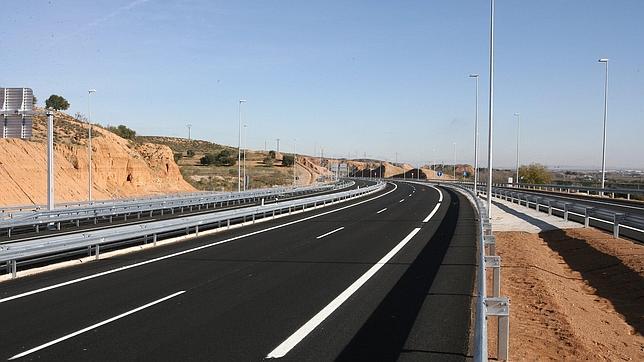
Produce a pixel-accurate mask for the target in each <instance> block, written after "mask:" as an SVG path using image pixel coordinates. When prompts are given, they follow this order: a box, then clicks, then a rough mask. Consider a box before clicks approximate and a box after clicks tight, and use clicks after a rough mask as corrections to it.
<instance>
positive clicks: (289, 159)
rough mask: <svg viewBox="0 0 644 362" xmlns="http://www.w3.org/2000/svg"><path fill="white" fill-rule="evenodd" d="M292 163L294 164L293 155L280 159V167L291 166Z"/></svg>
mask: <svg viewBox="0 0 644 362" xmlns="http://www.w3.org/2000/svg"><path fill="white" fill-rule="evenodd" d="M293 163H295V156H293V155H284V156H283V157H282V165H284V166H287V167H288V166H293Z"/></svg>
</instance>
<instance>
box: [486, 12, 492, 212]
mask: <svg viewBox="0 0 644 362" xmlns="http://www.w3.org/2000/svg"><path fill="white" fill-rule="evenodd" d="M488 100H489V102H490V104H489V107H488V135H487V194H486V195H487V196H486V199H487V214H488V218H489V219H490V220H491V219H492V129H493V127H492V126H493V125H494V0H490V95H489V97H488Z"/></svg>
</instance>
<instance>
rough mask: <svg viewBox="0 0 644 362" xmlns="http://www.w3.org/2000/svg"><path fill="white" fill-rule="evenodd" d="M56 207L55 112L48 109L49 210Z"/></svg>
mask: <svg viewBox="0 0 644 362" xmlns="http://www.w3.org/2000/svg"><path fill="white" fill-rule="evenodd" d="M53 209H54V112H52V111H51V110H48V111H47V210H49V211H51V210H53Z"/></svg>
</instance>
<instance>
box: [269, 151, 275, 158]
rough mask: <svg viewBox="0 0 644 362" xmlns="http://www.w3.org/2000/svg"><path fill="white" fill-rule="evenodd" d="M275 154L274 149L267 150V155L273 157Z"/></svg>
mask: <svg viewBox="0 0 644 362" xmlns="http://www.w3.org/2000/svg"><path fill="white" fill-rule="evenodd" d="M275 156H276V154H275V151H273V150H270V151H268V157H270V158H272V159H275Z"/></svg>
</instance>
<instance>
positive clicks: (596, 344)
mask: <svg viewBox="0 0 644 362" xmlns="http://www.w3.org/2000/svg"><path fill="white" fill-rule="evenodd" d="M496 235H497V252H498V254H499V255H500V256H501V258H502V269H501V273H502V276H501V280H502V284H501V288H502V290H501V294H502V295H507V296H509V297H510V301H511V309H510V310H511V312H510V359H511V360H611V361H613V360H615V361H620V360H624V361H630V360H636V361H637V360H639V361H642V360H644V337H642V334H644V303H643V302H644V246H642V245H639V244H634V243H632V242H630V241H627V240H622V239H613V238H612V236H611V235H608V234H606V233H604V232H601V231H598V230H595V229H592V228H589V229H583V228H581V229H568V230H553V231H545V232H542V233H540V234H530V233H526V232H518V231H509V232H497V233H496ZM490 284H491V283H490ZM489 329H490V331H496V323H494V322H490V325H489ZM493 334H494V333H490V338H491V340H492V342H493V340H494V339H495V338H493ZM490 355H491V356H496V348H495V347H494V346H490Z"/></svg>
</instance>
